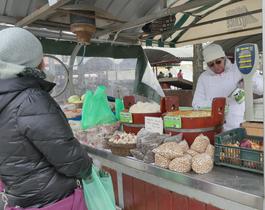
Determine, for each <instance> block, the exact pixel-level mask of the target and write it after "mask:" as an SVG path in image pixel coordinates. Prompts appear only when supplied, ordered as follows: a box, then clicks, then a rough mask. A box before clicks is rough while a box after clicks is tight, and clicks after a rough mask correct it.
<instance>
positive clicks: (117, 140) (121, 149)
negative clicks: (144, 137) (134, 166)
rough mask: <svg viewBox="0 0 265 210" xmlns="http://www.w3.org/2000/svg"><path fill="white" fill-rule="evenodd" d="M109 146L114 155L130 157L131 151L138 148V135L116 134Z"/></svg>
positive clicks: (109, 141) (110, 140)
mask: <svg viewBox="0 0 265 210" xmlns="http://www.w3.org/2000/svg"><path fill="white" fill-rule="evenodd" d="M107 144H108V146H109V148H110V150H111V152H112V153H113V154H114V155H119V156H129V155H130V150H131V149H134V148H136V135H134V134H130V133H122V132H115V133H114V135H113V136H112V137H111V138H110V139H109V140H108V143H107Z"/></svg>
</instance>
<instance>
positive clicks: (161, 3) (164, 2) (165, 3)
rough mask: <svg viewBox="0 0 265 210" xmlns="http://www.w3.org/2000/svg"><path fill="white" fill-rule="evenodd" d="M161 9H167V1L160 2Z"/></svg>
mask: <svg viewBox="0 0 265 210" xmlns="http://www.w3.org/2000/svg"><path fill="white" fill-rule="evenodd" d="M160 8H161V9H164V8H167V0H160Z"/></svg>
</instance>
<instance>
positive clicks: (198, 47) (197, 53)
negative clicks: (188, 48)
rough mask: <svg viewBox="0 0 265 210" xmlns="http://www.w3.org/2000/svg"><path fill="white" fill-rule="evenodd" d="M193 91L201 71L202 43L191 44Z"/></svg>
mask: <svg viewBox="0 0 265 210" xmlns="http://www.w3.org/2000/svg"><path fill="white" fill-rule="evenodd" d="M192 66H193V90H192V91H193V93H194V92H195V89H196V85H197V81H198V78H199V76H200V74H201V73H202V71H203V57H202V44H195V45H193V62H192Z"/></svg>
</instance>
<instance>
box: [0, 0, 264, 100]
mask: <svg viewBox="0 0 265 210" xmlns="http://www.w3.org/2000/svg"><path fill="white" fill-rule="evenodd" d="M22 2H23V3H22ZM261 2H262V1H261V0H144V1H143V0H49V1H48V0H23V1H21V0H0V23H1V24H0V29H1V28H4V27H9V26H14V25H15V26H19V27H26V28H27V29H28V30H31V31H32V32H33V33H34V34H36V35H37V36H38V37H39V38H40V39H41V41H42V43H43V46H44V50H45V52H48V53H52V54H68V55H70V54H71V52H72V50H71V49H73V48H74V46H75V45H76V35H75V34H78V33H77V31H78V30H79V29H80V27H79V26H80V24H81V25H82V23H84V22H85V23H89V27H88V31H89V37H90V36H91V40H90V41H89V42H91V43H92V44H91V43H90V45H89V46H88V47H87V49H88V50H87V51H86V54H85V56H90V55H91V54H95V53H96V52H97V53H98V55H99V56H103V57H106V56H109V55H111V57H119V58H122V57H128V56H129V57H132V56H134V57H135V58H137V59H138V61H139V62H138V64H137V69H138V70H137V71H136V79H137V82H136V85H137V87H135V90H138V92H139V91H140V92H141V93H143V91H142V90H143V89H144V88H142V87H143V86H142V87H140V86H141V85H142V83H141V81H142V77H143V74H144V71H145V70H146V67H147V66H148V63H147V60H146V55H145V54H144V52H143V51H142V48H139V46H134V47H135V49H136V50H135V51H133V50H132V52H131V53H123V54H122V53H121V52H125V51H126V50H128V48H127V46H125V45H124V44H122V43H126V45H128V44H129V45H139V44H141V45H146V46H159V47H172V48H173V47H180V46H184V45H187V44H189V45H190V44H195V43H205V42H210V41H217V40H219V41H220V40H225V39H231V38H238V37H249V36H251V37H254V38H255V37H256V38H258V37H261V35H260V34H261V32H262V17H261V11H262V9H261V8H262V7H261ZM76 24H77V25H76ZM81 28H82V27H81ZM85 28H86V27H85ZM71 31H73V32H75V33H72V32H71ZM256 35H258V36H256ZM56 40H57V41H56ZM58 40H59V41H60V42H58ZM62 40H65V42H62ZM242 40H244V39H242ZM106 42H107V43H106ZM118 42H119V43H120V45H117V43H118ZM99 43H100V44H102V43H103V45H102V46H103V47H102V48H98V46H99V45H98V44H99ZM223 44H224V45H226V46H225V48H230V50H232V48H231V46H232V45H235V43H234V42H233V44H232V43H230V44H229V43H227V42H223ZM57 46H59V47H58V48H57ZM104 46H107V47H106V48H104ZM98 49H103V50H101V51H100V50H98ZM92 50H95V51H93V53H91V52H92ZM137 52H139V53H137ZM128 54H130V55H128ZM141 56H142V57H141ZM178 58H179V57H178ZM145 95H146V94H145ZM147 95H148V94H147Z"/></svg>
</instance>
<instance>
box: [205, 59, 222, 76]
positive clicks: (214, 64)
mask: <svg viewBox="0 0 265 210" xmlns="http://www.w3.org/2000/svg"><path fill="white" fill-rule="evenodd" d="M207 65H208V67H209V68H210V69H211V70H212V71H213V72H214V73H216V74H221V73H223V72H224V70H225V58H218V59H216V60H213V61H211V62H209V63H207Z"/></svg>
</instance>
